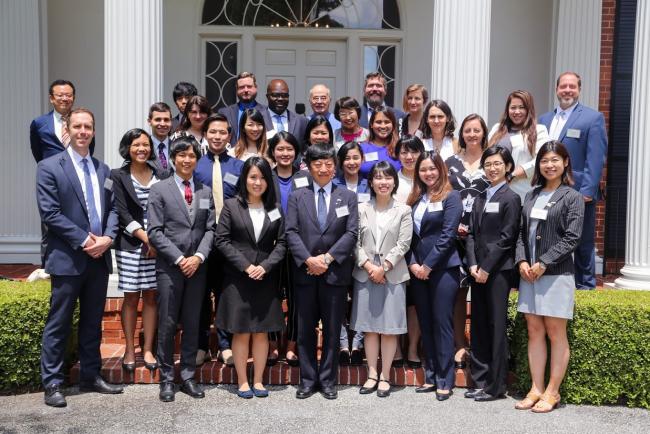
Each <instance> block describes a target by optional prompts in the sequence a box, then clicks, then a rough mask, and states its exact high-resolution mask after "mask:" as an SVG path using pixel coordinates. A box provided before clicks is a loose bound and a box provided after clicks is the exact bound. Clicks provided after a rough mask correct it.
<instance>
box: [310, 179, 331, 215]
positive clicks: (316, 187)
mask: <svg viewBox="0 0 650 434" xmlns="http://www.w3.org/2000/svg"><path fill="white" fill-rule="evenodd" d="M313 188H314V205H316V213H318V190H320V189H321V187H320V186H319V185H318V184H317V183H316V182H314V183H313ZM323 190H325V206H326V207H327V212H328V213H329V212H330V199H331V198H332V181H330V182H328V183H327V184H325V185H324V186H323Z"/></svg>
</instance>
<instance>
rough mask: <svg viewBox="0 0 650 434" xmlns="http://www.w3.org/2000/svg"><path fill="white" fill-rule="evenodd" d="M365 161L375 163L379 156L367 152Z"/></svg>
mask: <svg viewBox="0 0 650 434" xmlns="http://www.w3.org/2000/svg"><path fill="white" fill-rule="evenodd" d="M365 160H366V161H377V160H379V155H378V154H377V153H376V152H368V153H367V154H366V155H365Z"/></svg>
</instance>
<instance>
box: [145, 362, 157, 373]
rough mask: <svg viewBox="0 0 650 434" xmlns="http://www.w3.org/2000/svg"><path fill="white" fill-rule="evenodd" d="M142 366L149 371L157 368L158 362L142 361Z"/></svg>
mask: <svg viewBox="0 0 650 434" xmlns="http://www.w3.org/2000/svg"><path fill="white" fill-rule="evenodd" d="M144 367H145V368H147V369H148V370H150V371H151V372H153V371H155V370H156V369H158V362H157V361H156V362H153V363H149V362H144Z"/></svg>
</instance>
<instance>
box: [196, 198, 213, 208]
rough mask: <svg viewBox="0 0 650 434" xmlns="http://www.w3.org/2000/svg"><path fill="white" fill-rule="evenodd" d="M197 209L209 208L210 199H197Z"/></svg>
mask: <svg viewBox="0 0 650 434" xmlns="http://www.w3.org/2000/svg"><path fill="white" fill-rule="evenodd" d="M199 209H210V199H201V200H199Z"/></svg>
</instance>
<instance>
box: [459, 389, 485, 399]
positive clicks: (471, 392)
mask: <svg viewBox="0 0 650 434" xmlns="http://www.w3.org/2000/svg"><path fill="white" fill-rule="evenodd" d="M481 392H483V389H467V390H466V391H465V393H464V394H463V396H464V397H465V398H469V399H474V398H475V397H476V395H478V394H479V393H481Z"/></svg>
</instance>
